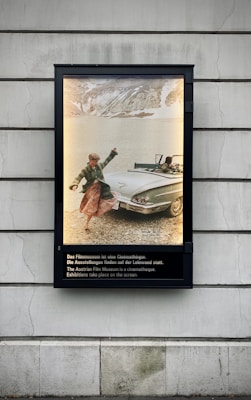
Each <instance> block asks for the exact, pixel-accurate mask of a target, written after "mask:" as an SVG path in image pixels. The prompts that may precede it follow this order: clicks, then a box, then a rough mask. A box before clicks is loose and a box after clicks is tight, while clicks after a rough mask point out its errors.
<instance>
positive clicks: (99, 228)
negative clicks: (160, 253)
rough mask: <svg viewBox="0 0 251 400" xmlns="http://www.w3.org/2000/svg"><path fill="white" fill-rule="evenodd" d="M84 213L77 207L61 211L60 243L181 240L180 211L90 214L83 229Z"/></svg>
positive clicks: (165, 243)
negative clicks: (177, 213)
mask: <svg viewBox="0 0 251 400" xmlns="http://www.w3.org/2000/svg"><path fill="white" fill-rule="evenodd" d="M85 218H86V217H85V215H83V214H81V213H80V212H79V211H78V210H75V211H71V212H65V216H64V244H125V245H127V244H135V245H142V244H147V245H149V244H152V245H160V244H162V245H172V244H174V245H177V244H182V227H183V219H182V218H183V217H182V215H180V216H178V217H176V218H168V217H167V216H166V212H161V213H157V214H152V215H141V214H137V213H134V212H131V211H126V210H122V209H120V210H118V211H115V210H112V211H109V212H108V213H106V214H104V215H102V216H101V217H98V218H95V217H93V218H92V220H91V223H90V225H89V226H90V230H89V231H85V229H84V223H85Z"/></svg>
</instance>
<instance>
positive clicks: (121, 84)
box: [64, 77, 184, 118]
mask: <svg viewBox="0 0 251 400" xmlns="http://www.w3.org/2000/svg"><path fill="white" fill-rule="evenodd" d="M183 93H184V90H183V80H182V79H165V78H155V79H154V78H144V79H142V78H136V79H135V78H124V77H121V78H117V77H116V78H114V79H113V78H107V79H102V78H84V79H76V78H66V79H64V115H65V116H67V117H70V116H80V115H93V116H97V117H108V118H116V117H117V118H118V117H119V118H179V117H181V116H182V112H183Z"/></svg>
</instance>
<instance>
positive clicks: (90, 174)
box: [69, 150, 118, 199]
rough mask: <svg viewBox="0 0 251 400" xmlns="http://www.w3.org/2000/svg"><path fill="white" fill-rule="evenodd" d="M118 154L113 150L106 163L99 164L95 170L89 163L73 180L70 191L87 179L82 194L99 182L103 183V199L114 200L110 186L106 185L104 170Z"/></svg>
mask: <svg viewBox="0 0 251 400" xmlns="http://www.w3.org/2000/svg"><path fill="white" fill-rule="evenodd" d="M117 154H118V153H116V152H115V151H113V150H112V151H111V153H110V154H109V156H108V157H107V158H106V159H105V161H103V162H100V163H98V164H97V166H96V168H95V169H93V168H92V167H91V166H90V165H89V163H88V164H87V166H86V167H85V168H83V169H82V170H81V172H80V173H79V174H78V176H77V177H76V178H75V179H74V180H73V182H72V184H71V185H70V186H69V189H71V190H72V188H73V186H78V185H79V183H80V181H81V180H82V179H83V178H85V179H86V183H85V185H83V186H82V190H81V192H82V193H85V192H86V191H87V190H88V189H89V187H90V186H91V185H92V184H93V183H94V182H95V181H97V180H98V181H99V182H100V183H101V197H102V198H104V199H111V198H113V195H112V193H111V190H110V186H109V185H108V184H107V183H105V179H104V175H103V172H102V170H103V169H104V168H105V166H106V165H107V164H108V163H109V162H110V161H111V160H112V159H113V158H114V157H115V156H116V155H117Z"/></svg>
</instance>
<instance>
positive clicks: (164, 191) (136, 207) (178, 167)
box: [106, 154, 183, 217]
mask: <svg viewBox="0 0 251 400" xmlns="http://www.w3.org/2000/svg"><path fill="white" fill-rule="evenodd" d="M177 157H179V158H180V159H181V163H175V162H174V161H175V159H176V158H177ZM166 159H169V161H170V159H171V163H170V165H169V164H168V165H167V164H166V162H164V163H163V164H161V161H162V160H163V155H161V154H156V156H155V163H153V164H142V163H141V164H139V163H135V165H134V168H133V169H129V170H128V171H125V172H116V173H110V174H107V175H106V182H107V183H108V184H109V185H110V187H111V190H112V191H115V192H117V193H118V200H119V207H120V208H124V209H126V210H130V211H135V212H138V213H141V214H152V213H156V212H160V211H164V210H167V214H168V215H169V216H171V217H176V216H178V215H179V214H181V213H182V211H183V156H180V155H179V156H177V155H174V156H171V157H167V158H166Z"/></svg>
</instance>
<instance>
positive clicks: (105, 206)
mask: <svg viewBox="0 0 251 400" xmlns="http://www.w3.org/2000/svg"><path fill="white" fill-rule="evenodd" d="M113 196H114V197H113V198H112V199H109V200H105V199H102V198H101V185H100V183H99V182H96V183H94V184H93V185H92V186H91V187H90V188H89V189H88V190H87V191H86V193H85V194H84V197H83V198H82V201H81V203H80V207H79V211H80V212H81V213H83V214H86V215H88V216H94V217H99V216H100V215H102V214H104V213H106V212H107V211H110V210H111V209H112V208H113V207H114V206H115V204H116V203H117V199H116V196H115V194H114V193H113Z"/></svg>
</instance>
